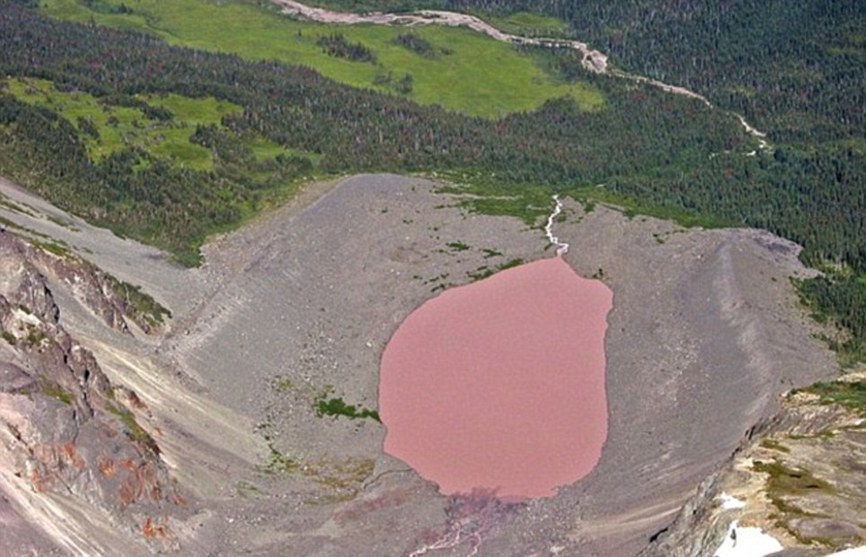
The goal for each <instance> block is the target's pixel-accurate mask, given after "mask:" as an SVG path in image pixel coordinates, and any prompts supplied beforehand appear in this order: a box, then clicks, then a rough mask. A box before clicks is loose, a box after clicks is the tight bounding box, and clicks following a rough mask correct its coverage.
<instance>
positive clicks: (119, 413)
mask: <svg viewBox="0 0 866 557" xmlns="http://www.w3.org/2000/svg"><path fill="white" fill-rule="evenodd" d="M105 409H106V410H107V411H108V412H109V413H111V414H114V415H115V416H116V417H117V419H118V420H120V423H121V424H123V426H124V429H125V433H126V435H127V437H129V438H130V439H131V440H133V441H135V442H137V443H139V444H140V445H142V446H144V447H147V448H148V449H150V450H151V451H153V452H154V453H156V454H159V452H160V451H159V446H158V445H157V444H156V441H155V440H154V438H153V437H151V436H150V434H149V433H148V432H146V431H145V430H144V428H142V427H141V426H140V425H139V424H138V422H137V421H136V420H135V415H134V414H133V413H132V412H130V411H129V410H127V409H126V408H123V407H119V406H115V405H114V404H112V403H110V402H109V403H107V404H106V405H105Z"/></svg>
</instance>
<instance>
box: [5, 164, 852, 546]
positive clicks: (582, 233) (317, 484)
mask: <svg viewBox="0 0 866 557" xmlns="http://www.w3.org/2000/svg"><path fill="white" fill-rule="evenodd" d="M436 190H437V184H436V183H434V182H431V181H428V180H423V179H416V178H406V177H399V176H391V175H366V176H356V177H351V178H347V179H344V180H341V181H339V183H336V184H313V185H310V186H308V187H307V189H306V190H305V191H304V192H302V193H301V194H300V195H299V197H298V198H297V199H296V200H295V201H294V202H293V203H291V204H289V205H288V206H286V207H284V208H282V209H279V210H276V211H274V212H272V213H270V214H268V215H266V216H263V217H262V218H260V219H258V221H256V222H254V223H252V224H250V225H249V226H247V227H245V228H243V229H241V230H239V231H237V232H234V233H232V234H229V235H226V236H224V237H222V238H218V239H215V240H214V241H212V242H211V243H210V244H208V246H206V247H205V250H204V252H205V257H206V262H205V264H204V265H203V266H202V267H201V268H199V269H194V270H187V271H183V270H180V269H177V268H176V267H172V266H171V265H170V264H168V263H166V262H165V261H164V260H162V259H160V258H159V257H158V256H155V255H154V254H153V253H152V251H150V250H147V249H144V248H142V249H140V250H138V249H137V248H136V249H133V248H131V247H129V246H127V243H126V241H121V240H119V239H116V238H114V237H112V236H110V235H107V234H104V233H101V232H98V231H95V229H92V228H90V227H86V226H84V225H79V224H78V223H77V221H76V226H75V227H68V228H63V231H62V233H63V234H64V235H65V240H66V241H67V243H69V244H70V245H71V246H73V248H74V247H75V246H78V245H81V246H89V247H88V248H87V249H88V250H90V251H92V252H93V259H94V260H97V263H98V264H99V265H100V266H102V267H104V268H105V269H106V270H107V271H108V272H113V273H116V274H118V275H121V276H122V277H123V278H124V280H128V281H130V282H134V283H136V284H140V285H141V286H142V287H143V289H144V290H145V291H149V292H152V293H154V294H155V296H156V297H157V299H158V300H159V301H161V302H163V303H165V304H166V305H168V306H169V307H170V309H172V310H173V312H174V318H173V320H172V323H171V330H170V332H168V333H167V334H165V335H164V336H162V337H159V338H156V339H142V338H139V337H135V338H133V337H131V336H129V335H121V334H120V333H117V332H114V331H112V330H109V329H107V328H106V327H104V326H102V325H100V324H99V323H97V322H96V321H95V320H94V319H93V317H92V315H89V314H88V313H87V312H86V311H83V310H81V309H80V308H79V307H77V306H76V305H75V302H74V299H73V298H72V297H66V298H64V296H63V294H62V293H63V291H64V289H67V288H68V285H64V284H60V283H56V284H52V285H51V287H52V291H56V293H57V294H56V297H57V299H58V305H59V306H60V312H61V314H60V315H61V317H60V320H61V324H65V326H66V328H67V329H68V330H70V334H72V335H73V336H76V337H77V338H78V339H79V341H80V342H81V343H82V344H83V345H84V346H85V347H86V348H88V349H90V350H92V351H93V353H94V355H95V357H96V359H97V360H98V361H99V363H100V365H101V366H102V368H103V369H104V371H105V373H106V375H107V376H108V377H109V379H111V380H112V381H114V382H117V383H119V384H122V385H125V386H128V387H130V388H132V389H134V390H135V391H136V392H137V393H138V395H139V397H141V399H142V400H143V402H144V403H146V404H147V406H148V408H149V411H150V414H151V418H149V420H148V421H147V422H145V423H144V424H143V425H144V426H145V427H147V428H154V427H158V428H159V432H160V433H159V436H157V437H156V439H157V441H158V442H159V443H160V444H161V446H162V458H163V459H164V460H165V461H166V462H167V463H168V465H169V470H170V471H171V473H172V474H173V475H174V477H175V478H176V479H177V483H178V488H179V489H180V490H181V492H182V493H184V494H186V497H187V499H188V500H189V501H190V507H191V508H190V509H189V512H188V513H187V514H189V515H191V517H192V518H184V519H182V520H181V519H180V518H177V519H173V518H171V517H168V519H167V522H166V524H167V527H168V528H169V529H170V531H172V532H173V534H174V535H175V537H176V539H177V541H178V543H179V545H180V547H181V548H182V549H181V551H182V552H183V554H185V555H236V554H239V553H245V554H248V555H273V554H283V555H306V556H322V557H324V556H328V557H340V556H349V555H352V556H354V555H388V556H390V555H394V556H399V555H411V554H413V553H414V554H416V555H418V554H420V553H419V552H422V551H424V549H425V548H430V547H433V546H436V547H440V548H441V549H438V550H436V551H435V552H434V551H432V549H431V550H429V551H428V554H432V555H455V556H456V555H466V554H468V553H470V551H471V548H472V547H475V546H476V545H477V547H478V553H477V554H478V555H480V556H496V557H501V556H511V555H514V556H517V555H520V556H525V555H532V554H535V555H551V554H558V555H581V556H594V555H598V556H604V557H610V556H620V555H622V556H626V555H633V554H636V553H637V552H638V551H640V550H641V549H642V548H643V547H644V546H646V544H647V543H648V541H649V538H650V537H651V536H653V534H655V533H656V532H658V531H659V530H661V529H663V528H665V527H666V526H667V525H668V524H670V522H671V521H672V520H673V519H674V517H675V515H676V513H677V511H678V510H679V508H680V507H681V505H682V504H683V502H684V501H685V500H686V499H688V497H689V496H690V495H692V494H693V493H694V490H695V488H696V487H697V485H698V484H699V483H700V481H701V480H702V479H704V478H705V477H706V476H707V475H709V474H710V473H711V472H713V471H714V470H715V469H717V468H718V467H719V466H720V465H721V464H722V463H723V462H724V461H725V460H726V459H727V458H728V457H729V456H730V454H731V452H732V451H733V450H734V449H735V448H736V447H737V446H738V444H739V443H740V441H741V440H742V439H743V437H744V436H745V435H747V432H748V431H749V429H750V428H751V427H752V426H754V425H755V424H756V423H757V422H758V421H759V420H760V419H761V418H762V417H764V416H766V415H768V414H769V413H770V412H772V411H773V410H774V409H775V407H776V404H777V403H776V400H777V396H778V395H779V393H781V392H783V391H786V390H788V389H790V388H791V387H795V386H799V385H805V384H808V383H811V382H813V381H815V380H817V379H821V378H827V377H832V376H833V375H834V374H835V371H836V369H837V368H836V364H835V361H834V358H833V355H832V354H831V353H830V352H829V351H828V350H827V349H826V348H825V347H824V346H823V345H822V344H821V343H820V342H819V341H818V340H816V339H815V338H813V336H812V333H814V332H815V329H814V326H813V325H812V324H811V322H810V321H809V320H808V318H807V317H806V315H805V314H804V312H803V310H802V308H800V307H799V305H798V302H797V299H796V296H795V293H794V291H793V289H792V287H791V284H790V280H789V279H790V277H792V276H805V275H807V274H808V273H809V271H807V270H806V269H804V268H803V267H802V265H801V264H800V263H799V261H798V260H797V252H798V248H797V246H795V245H793V244H791V243H790V242H787V241H785V240H781V239H779V238H777V237H774V236H772V235H770V234H768V233H765V232H760V231H755V230H745V229H741V230H730V229H724V230H696V229H692V230H685V229H682V228H680V227H678V226H676V225H674V224H671V223H669V222H663V221H659V220H655V219H651V218H642V217H637V218H631V219H630V218H627V217H625V216H624V215H623V214H622V213H621V212H619V211H617V210H615V209H610V208H606V207H603V206H597V207H595V209H594V210H593V211H591V212H585V211H584V209H583V208H582V207H581V206H580V205H579V204H577V203H575V202H573V201H571V200H569V199H565V200H563V202H564V209H565V210H564V216H565V220H564V221H560V220H559V219H558V220H557V223H556V224H555V227H556V234H557V236H559V238H560V239H562V240H563V241H565V242H568V243H569V244H570V245H571V248H570V250H569V251H568V253H567V254H565V255H564V256H563V257H564V261H565V262H567V263H568V264H569V265H570V266H571V267H572V268H573V269H574V270H575V271H577V272H578V273H579V274H580V275H581V276H585V277H591V276H596V277H598V278H600V279H602V280H603V281H604V282H605V284H607V285H608V287H610V289H611V290H612V291H613V293H614V300H615V304H614V307H613V309H612V311H611V312H610V314H609V316H608V324H609V326H608V330H607V335H606V339H605V348H606V357H607V376H606V391H607V398H608V407H609V428H608V435H607V441H606V443H605V445H604V448H603V450H602V453H601V458H600V460H599V462H598V465H597V467H596V468H595V469H594V470H593V471H592V472H591V473H590V474H589V475H588V476H586V477H585V478H583V479H582V480H580V481H579V482H577V483H575V484H573V485H569V486H566V487H563V488H561V489H560V490H559V492H558V493H557V495H556V496H555V497H551V498H541V499H531V500H528V501H525V502H523V503H519V504H506V503H501V502H495V501H490V500H486V499H484V498H476V499H473V498H472V497H458V496H443V495H441V494H440V493H438V490H437V488H436V486H435V485H434V484H432V483H430V482H427V481H425V480H423V479H422V478H421V477H420V476H418V475H417V474H416V473H415V472H414V471H412V470H411V469H410V468H409V467H408V466H407V465H406V464H404V463H403V462H401V461H399V460H397V459H395V458H392V457H390V456H388V455H386V454H385V453H384V452H383V451H382V446H383V440H384V436H385V430H384V427H383V426H382V425H381V424H380V423H379V422H377V421H376V420H375V419H369V418H357V419H351V418H350V417H348V416H345V415H339V414H338V415H333V416H332V415H328V414H327V413H323V412H321V410H322V407H321V405H320V402H323V401H331V400H335V399H336V400H339V401H342V402H343V403H344V404H345V405H346V406H353V407H354V408H355V409H357V410H358V411H359V413H360V410H361V409H369V410H375V409H376V408H377V407H378V400H377V393H378V381H379V364H380V357H381V355H382V353H383V350H384V348H385V346H386V344H387V342H388V339H389V338H391V336H392V335H393V334H394V332H395V331H396V330H397V327H398V326H399V325H400V323H401V322H403V320H404V319H406V317H407V316H408V315H409V314H410V313H411V312H412V311H414V310H415V309H416V308H418V307H420V306H421V305H422V304H423V303H424V302H425V301H426V300H428V299H430V298H432V297H434V296H436V295H437V294H439V293H440V292H441V291H442V290H443V289H447V288H450V287H451V286H456V285H461V284H467V283H470V282H471V281H472V280H473V276H474V275H476V274H477V273H478V272H479V269H488V270H496V269H497V268H498V267H499V266H501V265H504V264H506V263H507V262H509V261H512V260H515V259H521V260H523V261H526V262H531V261H534V260H537V259H542V258H547V257H551V256H552V251H553V250H552V249H551V248H550V246H549V244H548V241H547V238H546V236H545V234H544V231H543V230H541V229H540V228H529V227H527V226H525V225H524V224H523V223H521V222H520V221H518V220H516V219H511V218H503V217H490V216H482V215H476V214H470V213H467V212H466V211H465V210H464V209H462V208H461V207H459V206H458V205H459V196H457V197H456V196H454V195H446V194H441V193H436ZM4 191H5V188H4ZM551 205H552V202H551ZM32 212H33V215H31V216H28V215H27V214H25V213H22V212H20V211H19V212H16V211H15V210H14V209H10V208H9V207H3V208H2V214H3V215H4V216H8V218H10V220H13V218H14V220H15V222H18V223H19V224H21V225H24V226H27V227H28V228H32V229H34V230H43V231H44V230H48V229H49V228H51V226H53V225H51V222H52V221H49V220H48V219H45V218H41V217H40V216H39V214H40V211H32ZM52 230H54V229H52ZM94 238H96V240H94ZM82 256H84V257H88V254H87V253H86V252H84V253H82ZM139 265H140V266H141V267H142V268H143V269H145V270H146V272H143V273H142V274H141V276H140V277H138V276H136V271H135V269H136V268H138V266H139ZM161 270H164V272H161ZM136 279H137V280H136ZM2 466H4V467H6V466H10V463H7V462H3V463H2ZM43 496H45V497H48V496H50V497H63V496H62V495H53V494H35V495H33V497H43ZM7 499H9V500H12V501H14V500H15V498H8V497H7ZM0 502H2V504H3V505H4V511H3V512H4V516H6V515H7V514H9V512H13V511H14V512H16V513H19V514H22V515H23V516H25V517H26V521H25V522H26V523H27V524H30V525H31V526H36V527H37V529H38V528H39V527H40V522H39V520H40V519H41V520H44V521H46V523H47V521H49V520H56V517H49V516H48V515H40V514H39V512H38V509H37V510H32V509H31V511H28V512H29V514H27V512H25V511H24V510H22V509H21V508H17V507H15V506H14V505H12V506H11V507H8V505H7V503H6V502H5V500H4V501H0ZM7 507H8V508H7ZM10 508H11V511H10ZM34 508H36V507H34ZM77 516H78V515H76V514H75V513H72V512H70V513H68V514H66V515H64V519H65V520H69V521H72V522H75V521H76V520H79V518H76V517H77ZM16 523H17V522H16V521H15V520H12V519H10V520H9V521H8V522H7V524H10V525H13V526H14V525H15V524H16ZM82 528H86V524H83V523H82ZM34 531H35V530H34ZM16 532H18V530H16ZM19 533H20V535H18V534H16V535H15V536H11V535H10V536H9V537H8V538H7V537H6V536H4V539H15V540H18V541H19V542H20V540H21V539H22V536H24V537H26V536H32V533H33V532H31V531H30V530H25V529H22V530H21V531H20V532H19ZM118 538H125V539H128V540H131V541H128V542H127V544H126V545H118V541H117V540H118ZM139 538H140V533H138V532H134V533H130V532H125V533H123V534H122V535H121V534H116V535H113V536H102V535H101V534H100V533H99V532H96V533H94V534H93V536H92V539H91V540H90V543H92V544H93V546H94V547H97V548H102V551H103V552H104V553H105V554H117V553H118V552H128V550H129V551H131V549H130V548H133V549H134V548H136V547H138V545H137V544H140V542H139V541H137V540H139ZM50 541H51V539H50V538H49V537H47V536H46V537H45V538H44V539H42V540H40V541H34V542H33V543H34V547H36V544H43V545H41V546H39V547H44V544H45V543H49V542H50ZM16 543H18V542H16ZM16 547H23V546H21V545H20V544H19V545H18V546H16ZM141 547H142V548H143V545H142V546H141Z"/></svg>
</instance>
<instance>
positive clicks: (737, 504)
mask: <svg viewBox="0 0 866 557" xmlns="http://www.w3.org/2000/svg"><path fill="white" fill-rule="evenodd" d="M719 499H720V500H721V501H722V508H723V509H724V510H726V511H727V510H730V509H742V508H743V507H745V506H746V503H745V501H740V500H739V499H737V498H736V497H734V496H732V495H728V494H727V493H722V494H721V495H719Z"/></svg>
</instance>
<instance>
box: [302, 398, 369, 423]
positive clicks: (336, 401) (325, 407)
mask: <svg viewBox="0 0 866 557" xmlns="http://www.w3.org/2000/svg"><path fill="white" fill-rule="evenodd" d="M316 415H317V416H319V417H320V418H321V417H323V416H334V417H337V416H343V417H346V418H349V419H352V420H356V419H363V418H369V419H371V420H375V421H377V422H381V421H382V420H381V419H379V412H377V411H376V410H369V409H367V408H364V407H363V406H355V405H353V404H346V402H345V401H344V400H343V399H342V398H339V397H330V398H327V397H325V396H322V397H321V398H319V399H318V400H317V401H316Z"/></svg>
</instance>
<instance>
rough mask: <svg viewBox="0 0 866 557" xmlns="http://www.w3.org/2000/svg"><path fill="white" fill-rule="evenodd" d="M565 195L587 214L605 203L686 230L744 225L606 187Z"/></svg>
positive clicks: (628, 213)
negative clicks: (672, 222) (654, 202)
mask: <svg viewBox="0 0 866 557" xmlns="http://www.w3.org/2000/svg"><path fill="white" fill-rule="evenodd" d="M565 193H566V195H569V196H571V197H573V198H574V199H575V200H576V201H579V202H580V203H582V204H583V205H584V206H585V207H588V208H589V209H588V211H587V212H589V211H591V210H592V209H594V208H595V204H596V203H604V204H606V205H609V206H612V207H614V208H619V209H621V210H622V211H623V214H624V215H625V216H627V217H629V218H634V217H636V216H638V215H644V216H648V217H655V218H657V219H662V220H670V221H674V222H676V223H677V224H679V225H680V226H683V227H686V228H693V227H702V228H727V227H737V226H742V223H737V222H735V221H733V220H730V219H725V218H723V217H719V216H715V215H709V214H700V213H695V212H691V211H688V210H686V209H683V208H680V207H675V206H662V205H651V204H648V203H644V202H641V201H640V200H638V199H636V198H634V197H629V196H625V195H620V194H617V193H614V192H611V191H610V190H608V189H605V188H604V187H597V186H592V187H582V188H575V189H573V190H569V191H567V192H565Z"/></svg>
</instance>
